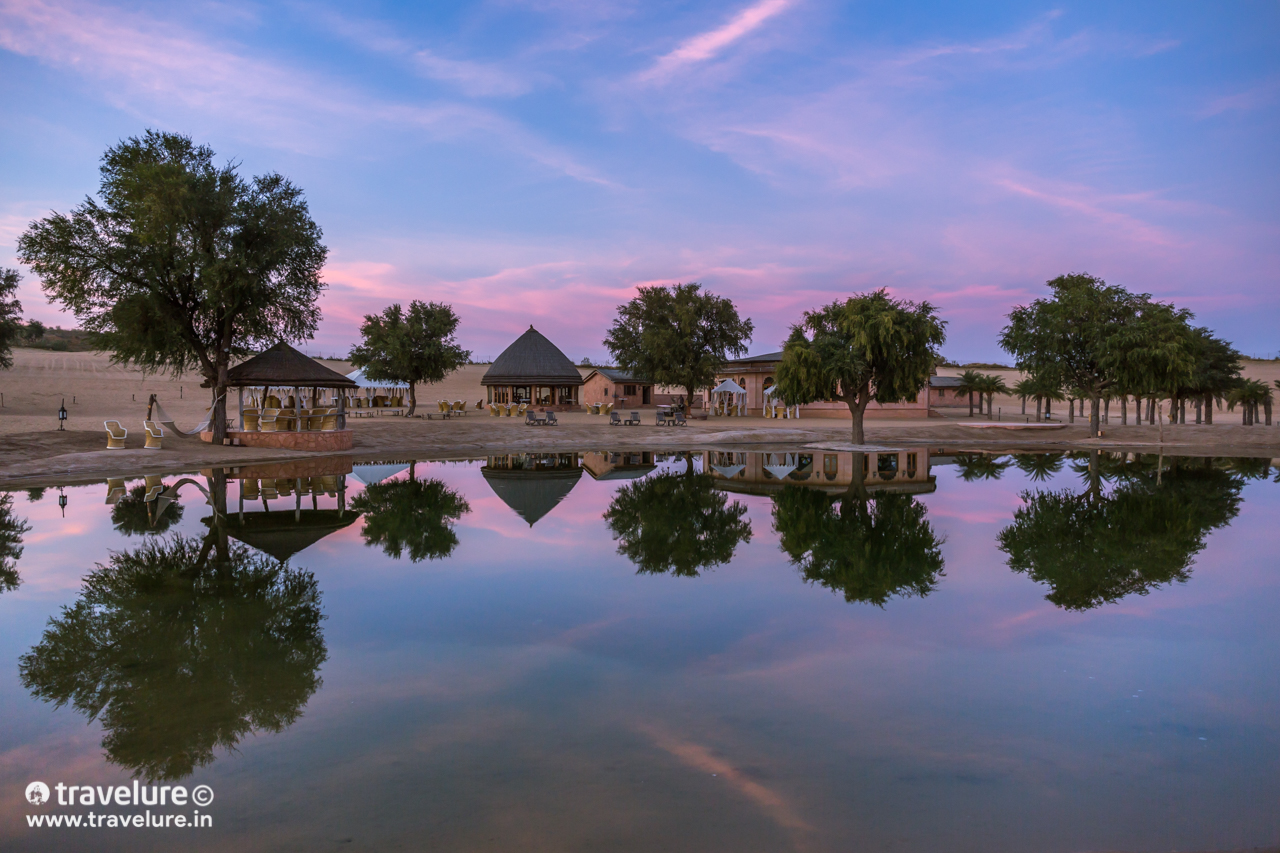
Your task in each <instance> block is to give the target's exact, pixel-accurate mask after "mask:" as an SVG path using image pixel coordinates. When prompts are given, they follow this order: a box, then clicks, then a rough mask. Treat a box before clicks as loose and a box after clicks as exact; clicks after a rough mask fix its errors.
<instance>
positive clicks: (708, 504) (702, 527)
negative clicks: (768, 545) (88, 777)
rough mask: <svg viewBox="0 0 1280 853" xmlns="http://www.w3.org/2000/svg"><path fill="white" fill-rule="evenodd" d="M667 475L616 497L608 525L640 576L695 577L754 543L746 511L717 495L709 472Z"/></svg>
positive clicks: (624, 489) (633, 486)
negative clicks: (745, 543)
mask: <svg viewBox="0 0 1280 853" xmlns="http://www.w3.org/2000/svg"><path fill="white" fill-rule="evenodd" d="M685 471H686V473H683V474H677V473H670V472H668V473H662V474H656V475H652V476H649V477H645V478H644V479H642V480H637V481H635V482H633V483H628V484H627V485H625V486H623V487H622V488H621V489H618V491H617V493H616V494H615V495H614V496H613V500H612V501H610V503H609V508H608V509H607V510H606V511H605V513H604V520H605V523H606V524H607V525H608V526H609V531H610V532H611V533H612V534H613V538H614V539H615V540H616V541H617V542H618V553H619V554H621V555H623V556H624V557H626V558H627V559H628V560H630V561H631V562H632V563H634V564H635V565H636V569H637V572H643V573H646V574H662V573H670V574H673V575H678V576H680V577H691V578H696V577H697V576H698V574H699V572H700V571H701V570H702V569H707V568H711V567H712V566H718V565H721V564H724V563H727V562H729V561H730V560H731V559H733V553H734V551H736V550H737V548H738V545H739V544H741V543H743V542H750V541H751V522H749V521H747V520H746V519H745V518H743V516H745V515H746V514H747V508H746V506H744V505H743V504H740V503H738V502H737V501H734V502H733V503H732V504H730V503H729V500H728V497H727V496H725V495H724V494H722V493H721V492H718V491H716V489H715V486H714V480H713V479H712V477H711V475H710V474H697V473H694V470H693V464H692V461H691V460H689V459H688V458H686V465H685Z"/></svg>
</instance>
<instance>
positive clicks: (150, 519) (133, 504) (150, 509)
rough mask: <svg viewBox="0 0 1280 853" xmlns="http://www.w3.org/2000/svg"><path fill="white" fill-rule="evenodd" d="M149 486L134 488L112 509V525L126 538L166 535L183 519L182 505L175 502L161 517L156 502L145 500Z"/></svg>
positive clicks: (166, 508)
mask: <svg viewBox="0 0 1280 853" xmlns="http://www.w3.org/2000/svg"><path fill="white" fill-rule="evenodd" d="M146 495H147V486H145V485H139V486H134V487H133V488H132V489H130V490H129V493H128V494H127V495H125V496H124V497H122V498H120V500H118V501H116V504H115V506H113V507H111V523H112V525H114V526H115V529H116V530H118V531H119V532H121V533H123V534H124V535H125V536H133V535H134V534H138V533H141V534H157V533H164V532H165V531H167V530H168V529H169V528H170V527H173V525H174V524H176V523H177V522H178V521H179V520H180V519H181V518H182V504H180V503H178V502H177V501H174V502H173V503H172V504H169V505H168V506H166V507H165V510H164V512H161V513H160V515H159V517H158V518H157V517H155V513H156V512H157V508H158V506H157V503H156V501H147V500H145V498H146Z"/></svg>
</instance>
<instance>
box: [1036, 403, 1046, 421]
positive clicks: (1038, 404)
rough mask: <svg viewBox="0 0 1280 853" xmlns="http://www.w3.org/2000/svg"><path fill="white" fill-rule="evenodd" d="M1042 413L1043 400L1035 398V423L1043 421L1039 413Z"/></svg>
mask: <svg viewBox="0 0 1280 853" xmlns="http://www.w3.org/2000/svg"><path fill="white" fill-rule="evenodd" d="M1043 411H1044V399H1043V398H1041V397H1036V423H1040V421H1041V420H1043V418H1042V417H1041V412H1043Z"/></svg>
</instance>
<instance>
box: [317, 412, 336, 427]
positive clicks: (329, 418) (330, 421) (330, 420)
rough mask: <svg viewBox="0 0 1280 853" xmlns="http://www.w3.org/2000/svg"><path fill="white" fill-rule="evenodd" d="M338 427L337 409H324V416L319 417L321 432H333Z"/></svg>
mask: <svg viewBox="0 0 1280 853" xmlns="http://www.w3.org/2000/svg"><path fill="white" fill-rule="evenodd" d="M337 429H338V410H337V409H326V410H325V413H324V416H323V417H322V418H320V431H321V432H334V431H336V430H337Z"/></svg>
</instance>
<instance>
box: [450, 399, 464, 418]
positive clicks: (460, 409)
mask: <svg viewBox="0 0 1280 853" xmlns="http://www.w3.org/2000/svg"><path fill="white" fill-rule="evenodd" d="M453 413H454V414H455V415H465V414H466V413H467V404H466V403H464V402H463V401H462V400H455V401H454V403H453Z"/></svg>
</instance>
